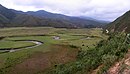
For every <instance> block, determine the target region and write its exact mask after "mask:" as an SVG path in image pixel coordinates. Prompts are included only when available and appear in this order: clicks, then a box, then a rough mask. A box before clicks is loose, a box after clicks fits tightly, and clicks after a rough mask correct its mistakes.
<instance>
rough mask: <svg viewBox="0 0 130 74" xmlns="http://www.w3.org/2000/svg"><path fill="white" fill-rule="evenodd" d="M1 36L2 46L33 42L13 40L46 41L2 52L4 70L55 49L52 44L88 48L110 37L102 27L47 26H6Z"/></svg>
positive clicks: (1, 58) (0, 30)
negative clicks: (36, 54)
mask: <svg viewBox="0 0 130 74" xmlns="http://www.w3.org/2000/svg"><path fill="white" fill-rule="evenodd" d="M32 35H35V36H32ZM37 35H44V36H37ZM9 36H12V37H9ZM13 36H14V37H13ZM16 36H17V37H16ZM53 36H60V39H59V40H54V39H53ZM88 36H89V37H91V36H93V38H90V39H87V37H88ZM0 37H5V38H4V39H3V40H1V42H0V48H13V47H23V46H27V45H32V44H33V43H30V42H22V41H18V42H13V41H11V40H38V41H42V42H44V43H43V44H42V45H40V46H38V47H35V48H28V49H24V48H23V50H19V51H17V52H12V53H2V54H0V68H5V69H4V71H6V70H7V71H8V69H9V68H6V67H7V66H13V65H16V64H18V63H20V62H22V61H24V59H25V58H29V57H30V56H31V55H32V54H33V53H34V52H48V51H51V50H53V48H51V46H52V45H54V44H60V45H61V44H63V45H74V46H77V47H80V48H82V49H83V50H86V49H88V47H90V48H94V47H95V46H94V45H96V44H97V43H98V42H99V41H100V40H102V39H107V38H108V37H107V36H105V35H104V34H102V30H101V29H65V28H47V27H45V28H44V27H37V28H34V27H32V28H26V27H19V28H4V29H0ZM83 44H84V46H82V45H83ZM87 46H88V47H87ZM1 52H3V51H1Z"/></svg>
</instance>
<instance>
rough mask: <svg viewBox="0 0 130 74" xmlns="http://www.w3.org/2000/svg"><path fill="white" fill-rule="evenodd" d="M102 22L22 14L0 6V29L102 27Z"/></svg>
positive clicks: (56, 15)
mask: <svg viewBox="0 0 130 74" xmlns="http://www.w3.org/2000/svg"><path fill="white" fill-rule="evenodd" d="M103 24H106V23H104V22H100V21H96V20H89V19H83V18H79V17H70V16H66V15H62V14H55V13H50V12H47V11H44V10H40V11H36V12H34V11H28V12H22V11H17V10H13V9H8V8H6V7H4V6H2V5H0V27H38V26H48V27H62V28H63V27H66V28H84V27H85V28H91V27H92V28H93V27H102V25H103Z"/></svg>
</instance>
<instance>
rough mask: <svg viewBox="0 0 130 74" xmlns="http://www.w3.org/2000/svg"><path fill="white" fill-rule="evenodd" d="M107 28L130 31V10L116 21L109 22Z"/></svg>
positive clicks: (113, 30)
mask: <svg viewBox="0 0 130 74" xmlns="http://www.w3.org/2000/svg"><path fill="white" fill-rule="evenodd" d="M106 29H108V30H109V31H111V32H116V31H119V32H122V31H125V32H127V33H130V11H128V12H126V13H125V14H124V15H122V16H121V17H119V18H117V19H116V20H115V21H114V22H112V23H110V24H108V26H107V28H106Z"/></svg>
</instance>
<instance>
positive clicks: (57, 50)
mask: <svg viewBox="0 0 130 74" xmlns="http://www.w3.org/2000/svg"><path fill="white" fill-rule="evenodd" d="M51 48H53V49H54V50H52V51H50V52H46V53H43V52H35V53H34V54H33V55H32V56H31V57H30V58H28V59H26V60H25V61H24V62H22V63H20V64H17V65H16V66H14V67H13V68H12V69H11V70H10V72H9V73H8V74H34V73H37V72H39V71H44V70H45V69H47V68H49V67H52V66H54V65H56V64H62V63H67V62H70V61H74V60H75V59H76V56H77V54H78V49H75V48H70V47H69V46H62V45H54V46H52V47H51Z"/></svg>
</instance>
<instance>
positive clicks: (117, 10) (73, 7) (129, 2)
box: [0, 0, 130, 21]
mask: <svg viewBox="0 0 130 74" xmlns="http://www.w3.org/2000/svg"><path fill="white" fill-rule="evenodd" d="M0 3H1V4H3V5H4V6H6V7H8V8H14V9H17V10H22V11H37V10H46V11H49V12H53V13H61V14H66V15H69V16H87V17H92V18H95V19H100V20H108V21H113V20H114V19H116V18H117V17H119V16H121V15H122V14H123V13H125V12H126V11H128V10H129V9H130V8H129V7H130V0H24V1H23V0H2V1H1V2H0Z"/></svg>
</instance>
